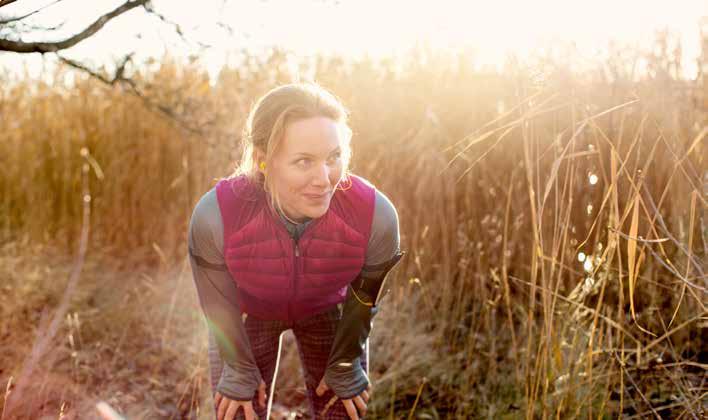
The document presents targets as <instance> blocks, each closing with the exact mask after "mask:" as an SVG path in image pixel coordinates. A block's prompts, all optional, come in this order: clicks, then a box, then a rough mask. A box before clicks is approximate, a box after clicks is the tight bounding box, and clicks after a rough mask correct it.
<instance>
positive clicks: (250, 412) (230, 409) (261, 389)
mask: <svg viewBox="0 0 708 420" xmlns="http://www.w3.org/2000/svg"><path fill="white" fill-rule="evenodd" d="M214 404H215V405H216V418H217V419H218V420H233V419H235V418H236V413H237V412H238V409H239V407H243V413H244V415H245V417H246V420H256V419H257V418H258V416H257V415H256V411H255V410H254V409H253V402H252V401H250V400H249V401H236V400H232V399H229V398H228V397H225V396H223V395H221V394H220V393H219V392H217V393H216V396H215V397H214ZM258 404H260V406H261V407H265V406H266V385H265V382H263V381H262V380H261V383H260V385H258Z"/></svg>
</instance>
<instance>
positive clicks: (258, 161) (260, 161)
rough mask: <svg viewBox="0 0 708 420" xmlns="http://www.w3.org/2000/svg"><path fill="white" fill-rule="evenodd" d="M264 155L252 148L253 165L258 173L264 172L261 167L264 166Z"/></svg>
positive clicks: (257, 149)
mask: <svg viewBox="0 0 708 420" xmlns="http://www.w3.org/2000/svg"><path fill="white" fill-rule="evenodd" d="M265 157H266V155H265V153H264V152H263V151H262V150H260V149H259V148H257V147H254V148H253V163H254V164H255V165H256V168H258V169H257V170H258V171H259V172H264V168H263V165H265Z"/></svg>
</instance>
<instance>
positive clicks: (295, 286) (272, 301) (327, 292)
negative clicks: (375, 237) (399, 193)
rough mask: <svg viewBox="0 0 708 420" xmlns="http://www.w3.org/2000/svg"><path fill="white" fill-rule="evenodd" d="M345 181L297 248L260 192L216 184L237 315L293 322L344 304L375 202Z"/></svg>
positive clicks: (359, 181) (359, 183)
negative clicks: (344, 187) (234, 286)
mask: <svg viewBox="0 0 708 420" xmlns="http://www.w3.org/2000/svg"><path fill="white" fill-rule="evenodd" d="M349 178H350V179H351V188H349V189H346V190H339V189H338V190H336V191H335V193H334V195H333V196H332V200H331V201H330V205H329V209H328V210H327V212H326V213H325V214H324V215H323V216H321V217H319V218H317V219H314V220H312V221H311V222H310V224H309V225H308V226H307V227H306V228H305V230H304V231H303V233H302V234H301V235H300V239H299V241H298V242H297V243H296V242H295V241H294V239H293V238H292V237H291V236H290V234H289V233H288V231H287V229H286V227H285V225H284V224H283V222H282V221H281V220H280V218H279V217H278V215H277V213H276V212H274V211H273V210H272V209H271V208H270V206H268V203H267V197H266V193H265V191H264V190H263V189H262V188H261V187H260V186H257V185H254V184H253V183H252V182H251V181H249V180H248V179H247V178H246V177H245V176H238V177H234V178H229V179H222V180H221V181H219V183H218V184H217V185H216V194H217V199H218V202H219V208H220V210H221V218H222V220H223V224H224V259H225V262H226V266H227V267H228V270H229V272H230V273H231V276H232V277H233V279H234V281H235V282H236V284H237V286H238V299H239V304H240V305H241V309H242V310H243V311H244V312H246V313H248V314H249V315H254V316H256V317H258V318H261V319H271V320H272V319H278V320H284V321H296V320H299V319H302V318H305V317H307V316H310V315H314V314H316V313H318V312H321V311H323V310H325V309H327V308H329V307H331V306H332V305H335V304H337V303H340V302H342V301H344V298H345V296H346V291H347V285H348V284H349V283H351V282H352V281H353V280H354V279H355V278H356V276H357V275H358V274H359V272H360V271H361V268H362V267H363V265H364V259H365V256H366V248H367V245H368V241H369V234H370V232H371V223H372V220H373V214H374V200H375V188H374V186H373V185H371V184H370V183H369V182H368V181H366V180H364V179H363V178H360V177H358V176H355V175H349Z"/></svg>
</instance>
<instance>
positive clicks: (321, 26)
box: [0, 0, 708, 75]
mask: <svg viewBox="0 0 708 420" xmlns="http://www.w3.org/2000/svg"><path fill="white" fill-rule="evenodd" d="M51 1H52V0H34V1H33V0H20V1H18V2H16V3H15V4H14V5H11V6H7V7H4V8H3V9H2V12H3V13H5V14H9V13H11V12H16V13H20V12H21V11H24V10H29V9H33V8H35V7H36V6H37V5H41V4H46V3H50V2H51ZM120 3H122V0H92V1H85V0H65V1H64V2H63V3H60V5H57V6H54V7H50V8H49V9H47V10H46V11H44V12H42V13H40V14H39V15H38V16H37V20H36V21H37V22H38V23H48V24H56V23H57V22H58V21H61V20H63V19H67V18H68V20H67V23H66V25H65V28H64V30H63V31H62V32H61V33H59V34H57V35H56V37H57V38H61V37H62V34H64V35H66V34H70V33H72V32H74V31H76V30H78V29H80V28H82V27H85V26H86V25H87V24H88V23H90V22H91V21H92V19H94V18H95V17H96V16H97V15H99V14H101V13H105V12H106V11H107V10H110V9H112V8H113V7H116V6H117V5H118V4H120ZM25 4H26V6H24V7H22V6H23V5H25ZM196 4H198V5H199V6H195V5H196ZM154 5H155V8H156V9H157V10H158V11H159V12H161V13H163V14H164V15H165V16H167V17H168V18H169V19H171V20H173V21H175V22H177V23H178V24H180V25H181V26H182V28H183V30H184V32H185V33H186V34H187V36H188V37H189V38H190V39H193V40H199V41H202V42H204V43H207V44H210V45H212V48H210V49H209V50H208V51H207V52H206V53H205V55H204V56H203V61H204V62H205V64H206V65H207V66H208V68H209V69H210V71H211V72H212V73H215V72H217V71H218V69H219V68H220V67H221V66H223V65H224V63H225V62H227V61H228V59H227V57H228V54H227V52H228V51H229V50H238V49H242V48H248V49H250V50H254V51H259V50H262V49H265V48H267V47H269V46H272V45H277V46H280V47H283V48H286V49H290V50H293V51H294V52H295V53H296V54H298V55H303V56H304V55H309V54H313V53H317V52H331V53H342V54H347V55H350V56H361V55H363V54H368V55H371V56H374V57H380V56H383V55H396V54H401V53H403V52H404V51H405V50H406V49H408V48H411V47H412V46H414V45H415V44H416V43H421V42H424V43H427V44H428V45H430V46H432V47H435V48H446V49H452V50H460V49H465V50H472V51H474V52H475V54H476V56H477V60H478V63H479V64H491V65H498V64H500V63H501V62H502V61H503V60H504V58H505V57H506V56H507V54H508V53H510V52H513V53H516V54H519V55H521V56H524V55H525V54H527V53H528V52H529V51H531V50H532V49H533V48H534V47H536V46H542V45H547V44H548V42H549V41H575V43H576V45H577V47H578V50H579V51H581V52H582V53H583V54H584V55H585V56H586V57H588V58H591V57H593V56H595V55H596V54H598V52H599V51H600V50H601V49H602V48H603V47H604V46H606V45H607V42H608V41H609V40H610V39H615V40H618V41H620V42H625V43H631V44H634V43H647V41H649V40H650V39H651V37H652V33H653V31H654V29H656V28H668V29H670V30H673V31H676V32H677V33H680V34H681V37H682V42H683V54H684V62H686V63H687V64H688V63H689V62H690V61H692V60H693V59H694V58H695V57H696V56H697V54H698V51H699V49H700V46H699V35H698V33H699V24H698V22H699V20H700V18H701V16H704V17H708V4H707V2H706V0H683V1H682V0H674V1H653V0H643V1H640V0H594V1H587V0H564V1H560V0H534V1H529V0H525V1H524V0H519V1H515V0H486V1H478V0H468V1H455V0H435V1H415V0H389V1H386V0H378V1H374V0H340V1H326V0H319V1H315V0H300V1H293V0H290V1H287V0H265V1H258V0H238V1H237V0H227V1H224V0H200V1H199V2H189V1H175V0H154ZM219 21H220V22H223V23H226V24H228V25H230V26H231V27H232V28H233V29H234V33H233V35H229V34H228V33H227V31H225V30H224V29H222V28H220V27H219V26H217V25H216V22H219ZM706 25H707V26H708V23H707V24H706ZM46 36H47V35H43V34H40V35H38V36H37V38H42V37H46ZM138 37H139V38H138ZM165 45H166V47H165ZM164 48H167V49H168V50H169V51H170V53H171V54H174V55H185V56H186V55H188V54H189V53H190V52H193V51H195V50H191V49H190V47H189V46H187V45H185V44H184V43H182V42H181V41H179V40H178V39H177V38H176V36H175V34H174V31H173V30H172V28H170V27H169V26H166V25H164V24H161V23H160V21H159V20H157V19H156V18H155V17H147V16H145V14H144V12H143V11H142V10H140V9H138V10H134V11H132V12H129V13H128V14H126V15H124V16H121V17H120V18H118V19H116V20H115V21H113V22H111V23H110V24H109V25H107V26H106V27H105V28H104V29H103V30H102V31H101V32H99V34H98V35H97V36H96V37H95V38H93V39H90V40H87V41H85V42H83V43H81V44H79V45H78V46H77V47H75V48H73V49H72V50H71V51H70V52H69V53H67V55H70V56H71V57H74V58H86V57H88V58H90V59H92V60H95V61H96V62H97V63H100V62H104V61H105V60H109V61H110V59H116V58H119V57H121V56H122V55H124V54H125V53H127V52H129V51H137V52H138V54H139V55H140V56H149V55H157V56H159V55H161V54H162V52H163V51H164ZM14 60H16V59H15V58H12V57H8V55H7V54H4V55H0V64H7V63H8V62H10V63H14ZM33 66H35V67H36V66H37V64H36V62H35V64H34V65H33ZM688 70H689V75H690V74H691V73H695V71H696V69H695V64H694V65H693V67H690V68H689V69H688Z"/></svg>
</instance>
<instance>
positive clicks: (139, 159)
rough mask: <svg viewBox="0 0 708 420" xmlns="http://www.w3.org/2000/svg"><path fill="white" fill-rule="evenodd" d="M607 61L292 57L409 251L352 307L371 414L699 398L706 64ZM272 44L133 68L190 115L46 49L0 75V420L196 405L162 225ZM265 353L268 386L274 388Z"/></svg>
mask: <svg viewBox="0 0 708 420" xmlns="http://www.w3.org/2000/svg"><path fill="white" fill-rule="evenodd" d="M565 57H566V62H572V58H569V57H568V56H565ZM623 57H624V55H623V54H620V52H617V54H615V55H613V56H612V58H611V59H608V61H607V62H605V63H600V64H598V66H597V67H596V69H595V68H591V69H586V70H584V71H582V72H580V71H576V70H571V69H570V68H569V67H568V66H566V65H564V64H563V63H562V62H557V61H556V62H554V61H548V60H540V59H539V61H538V62H537V63H535V64H534V65H533V66H530V67H525V66H523V65H520V64H513V63H510V64H509V66H508V68H507V69H506V70H505V71H504V72H502V73H496V72H485V71H480V70H475V69H474V68H473V67H472V66H470V65H469V64H468V61H467V57H449V56H444V55H437V54H434V53H431V52H430V51H425V50H421V51H419V53H418V54H417V55H413V56H409V57H407V58H406V61H405V62H398V63H394V62H386V61H384V62H373V61H366V60H363V61H356V62H347V61H342V60H340V59H334V58H318V59H317V60H315V61H313V62H309V63H303V64H302V66H303V69H302V70H304V71H309V72H311V73H312V75H313V76H314V78H315V79H316V80H318V81H319V82H320V83H321V84H323V85H324V86H326V87H327V88H329V89H331V90H333V91H334V92H336V93H337V94H338V95H339V96H340V97H341V98H342V100H343V101H344V102H345V103H346V104H348V106H349V107H350V110H351V112H352V121H351V124H352V127H353V129H354V132H355V139H354V145H355V146H354V147H355V150H354V153H355V156H354V167H353V169H354V172H356V173H358V174H361V175H363V176H365V177H367V178H368V179H370V180H371V181H372V182H374V183H375V184H376V185H377V187H379V188H380V189H381V190H382V191H384V192H385V193H386V194H387V195H388V196H389V197H390V198H391V199H392V201H393V202H394V203H395V204H396V206H397V208H398V210H399V215H400V220H401V234H402V243H403V248H404V249H406V250H407V251H408V252H409V254H408V256H407V258H406V259H405V260H404V261H403V262H402V263H401V265H400V266H399V268H398V269H397V270H396V271H395V275H394V278H393V279H392V284H394V289H393V293H392V294H391V295H389V297H388V298H387V299H388V300H387V302H386V304H385V306H384V307H383V309H382V311H381V313H380V315H379V316H378V317H377V319H376V324H375V329H374V334H373V338H372V350H373V351H372V362H373V378H374V381H375V383H374V385H375V391H374V400H373V407H372V415H371V417H372V418H384V417H388V416H393V417H396V418H399V417H406V416H408V415H409V413H414V416H416V417H418V418H472V417H489V418H524V417H526V418H541V417H543V418H546V417H548V418H550V417H560V418H570V417H584V418H603V417H607V418H609V417H617V416H619V415H622V416H624V417H627V418H638V417H651V416H654V417H659V416H661V417H667V418H668V417H671V418H701V417H702V418H705V415H706V410H707V407H706V391H707V390H708V384H706V382H705V371H706V368H707V367H708V365H707V363H708V360H707V356H706V348H708V343H706V339H705V337H706V333H705V331H706V327H707V325H708V324H707V322H708V318H707V313H706V309H705V302H706V287H707V282H706V274H705V272H706V264H705V261H706V249H707V248H708V242H707V241H708V238H707V236H708V231H707V230H706V229H708V228H707V227H706V220H705V209H706V195H707V194H708V191H707V190H706V185H708V170H707V166H706V156H708V153H707V151H706V142H705V139H706V134H707V130H708V119H707V114H706V109H707V108H708V102H707V101H708V99H706V96H705V94H706V87H708V84H706V83H708V82H706V81H705V80H706V79H705V76H702V77H701V78H699V80H698V81H685V80H680V79H679V78H677V77H676V74H677V71H678V70H679V69H680V66H681V64H680V63H677V62H676V61H675V60H673V59H672V55H671V54H669V53H666V51H664V52H663V53H661V51H659V53H658V54H655V55H652V56H645V57H643V58H644V59H645V60H647V61H646V62H647V63H648V69H649V72H648V73H646V74H644V75H642V76H636V75H633V74H632V71H631V68H632V65H631V62H629V61H627V59H626V58H623ZM287 62H288V55H287V54H283V53H280V52H274V53H273V54H272V55H270V56H269V57H267V58H265V59H262V60H259V59H256V58H253V57H251V58H248V60H247V61H246V64H244V66H243V67H240V68H238V69H232V70H225V71H224V72H223V73H222V75H221V76H220V78H219V79H218V81H217V82H216V83H215V84H213V85H212V84H209V81H208V78H207V76H206V75H205V74H204V73H203V72H200V71H199V70H198V69H197V68H195V67H192V66H190V65H177V64H175V63H173V62H172V61H170V60H168V59H166V60H165V61H164V62H163V63H161V64H159V66H158V67H157V68H156V69H154V70H151V71H150V72H146V73H145V74H143V75H141V76H140V77H141V78H142V80H143V81H149V82H151V83H152V86H153V88H152V90H151V91H149V94H150V96H151V98H155V101H156V102H159V103H162V104H167V105H168V106H169V107H170V108H171V109H173V110H176V111H177V112H179V113H180V114H181V115H184V116H185V117H184V118H185V119H186V120H187V121H188V122H189V123H190V124H192V125H193V126H199V127H201V129H202V132H201V133H194V132H190V131H187V130H184V129H183V128H182V127H181V126H180V125H179V124H176V123H175V122H174V121H172V120H170V119H166V118H165V117H164V115H163V114H161V113H159V112H155V111H154V110H152V109H149V108H147V107H146V106H145V103H144V102H143V101H142V100H140V99H139V98H136V97H134V96H132V95H130V94H128V93H125V92H123V91H122V90H121V89H120V88H118V87H115V88H107V87H105V86H104V85H101V84H100V83H98V82H96V81H94V80H88V79H86V78H84V77H83V76H81V75H74V76H72V77H74V78H75V82H74V84H73V85H71V86H69V87H67V86H66V85H65V84H64V83H63V81H64V80H65V78H66V77H67V75H69V74H72V73H71V72H70V71H69V70H67V69H59V70H57V72H56V73H55V74H53V75H52V77H51V80H52V81H43V82H39V81H36V80H33V81H30V80H22V81H12V82H11V81H8V80H2V81H0V83H1V84H2V85H1V86H2V88H1V89H0V95H1V96H0V126H1V127H3V130H2V131H0V167H1V168H2V170H1V172H0V173H1V174H2V176H1V177H0V197H1V198H0V214H2V218H0V237H1V238H2V247H1V248H0V287H2V293H1V294H0V337H1V343H2V344H1V351H0V384H2V385H3V389H5V388H7V390H8V392H7V395H6V397H5V399H0V404H2V405H3V409H4V410H5V418H13V417H15V416H17V417H23V416H24V417H29V418H37V417H40V416H42V415H46V416H48V418H56V417H57V416H59V415H60V412H61V413H63V414H62V415H64V416H65V417H66V418H74V417H78V418H87V417H88V418H93V417H95V416H96V411H95V409H94V406H95V404H96V403H97V402H98V401H106V402H108V403H109V404H110V405H111V406H112V407H114V408H115V409H116V410H118V411H119V412H121V413H123V414H125V415H127V416H128V417H129V418H209V416H210V414H209V413H210V410H211V408H210V393H209V392H210V391H209V387H208V380H207V368H206V366H205V363H206V336H205V324H204V323H203V321H202V318H201V313H200V312H199V308H198V305H197V300H196V293H195V291H194V288H193V286H192V283H191V277H190V276H191V275H190V273H189V270H188V266H187V264H186V260H185V236H186V224H187V222H188V219H189V216H190V212H191V209H192V207H193V205H194V203H195V202H196V200H197V199H198V198H199V196H200V195H201V194H202V193H203V192H205V191H206V190H207V189H208V188H209V187H210V186H211V185H213V184H214V179H215V178H218V177H220V176H224V175H227V174H228V173H229V172H230V170H231V168H232V163H233V160H234V159H235V158H236V157H237V156H238V139H239V132H240V128H241V125H242V122H243V119H244V117H245V113H246V112H247V110H248V108H249V106H250V103H251V101H252V100H253V99H254V98H255V97H256V96H257V95H259V94H261V93H263V92H264V91H265V90H267V89H268V88H270V87H272V86H274V85H275V84H277V83H281V82H288V81H290V80H292V77H291V75H290V74H289V73H288V71H287V68H288V66H287V65H286V64H287ZM703 65H704V66H705V65H706V63H705V54H704V57H703ZM86 193H89V194H90V196H91V200H90V202H85V201H83V200H82V196H83V195H84V194H86ZM87 209H90V215H88V214H87V213H86V210H87ZM84 215H86V218H87V220H89V221H90V222H89V223H84V222H82V220H83V219H82V217H83V216H84ZM82 226H83V228H84V231H83V232H84V233H85V234H86V233H88V231H86V230H85V228H86V227H89V228H90V235H88V236H87V237H86V241H85V242H84V243H83V244H84V245H86V254H85V260H83V261H82V260H80V259H78V258H76V254H77V251H76V250H77V249H78V248H79V246H80V245H81V244H82V241H81V234H82ZM581 252H582V253H583V255H584V256H585V259H584V260H583V261H580V258H579V253H581ZM77 265H79V266H80V268H82V270H81V272H80V274H79V273H78V272H77V270H76V269H77ZM72 270H74V273H73V275H72ZM72 280H75V281H76V282H75V283H72ZM67 287H69V288H70V289H69V290H70V292H71V293H70V294H69V300H68V302H67V304H68V306H66V308H65V309H66V311H65V312H60V313H59V315H60V317H59V318H58V319H57V323H56V325H55V326H56V328H57V330H56V331H57V332H56V334H55V335H54V336H52V335H51V334H48V333H47V329H48V328H49V327H51V320H52V315H53V314H54V313H56V310H57V308H59V309H62V308H60V307H59V306H60V304H61V302H62V296H63V295H64V293H65V289H66V288H67ZM38 332H39V335H38ZM50 332H51V331H50ZM43 338H44V341H43ZM285 357H286V360H287V362H286V363H285V366H284V367H283V366H282V365H281V369H282V370H281V373H280V375H279V381H280V382H279V384H278V388H279V390H278V394H277V395H276V397H275V400H276V401H279V402H281V403H282V404H292V405H293V406H295V407H297V406H299V405H300V404H301V403H302V395H303V394H302V391H303V388H302V385H301V380H300V379H299V373H298V369H299V368H298V367H297V362H296V356H295V352H294V349H293V348H292V346H289V347H288V350H287V351H286V356H285ZM6 385H7V387H6ZM294 411H297V409H296V408H295V409H294Z"/></svg>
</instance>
